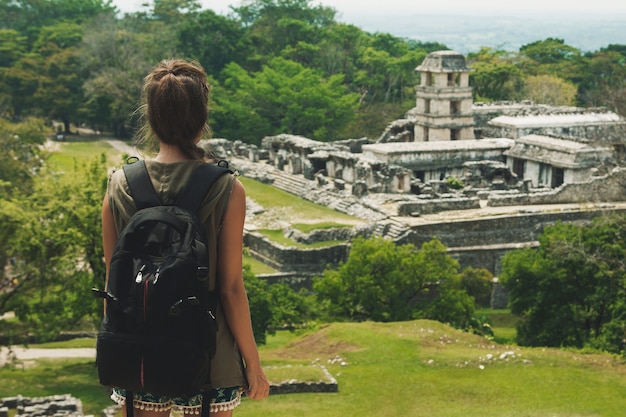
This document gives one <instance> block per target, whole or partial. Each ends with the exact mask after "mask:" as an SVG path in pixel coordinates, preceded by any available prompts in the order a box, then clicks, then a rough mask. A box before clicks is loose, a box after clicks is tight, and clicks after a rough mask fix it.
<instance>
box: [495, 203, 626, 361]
mask: <svg viewBox="0 0 626 417" xmlns="http://www.w3.org/2000/svg"><path fill="white" fill-rule="evenodd" d="M625 233H626V217H624V216H603V217H598V218H596V219H594V220H593V222H592V223H591V224H588V225H586V226H579V225H574V224H565V223H558V224H556V225H554V226H551V227H548V228H546V230H545V231H544V232H543V234H542V235H541V236H540V237H539V248H538V249H530V248H528V249H522V250H515V251H511V252H508V253H507V254H506V255H505V257H504V259H503V261H502V275H501V279H502V281H503V282H504V284H505V286H506V287H507V289H508V290H509V303H510V307H511V312H512V313H514V314H516V315H518V316H520V318H521V321H520V322H519V325H518V328H517V341H518V343H520V344H521V345H527V346H554V347H561V346H570V347H577V348H581V347H585V346H586V347H597V348H601V349H605V350H608V351H611V352H615V353H621V352H624V348H625V347H626V342H625V341H626V302H625V300H626V297H625V296H626V293H625V292H626V264H625V263H624V258H625V255H626V244H625V243H624V239H623V236H624V234H625Z"/></svg>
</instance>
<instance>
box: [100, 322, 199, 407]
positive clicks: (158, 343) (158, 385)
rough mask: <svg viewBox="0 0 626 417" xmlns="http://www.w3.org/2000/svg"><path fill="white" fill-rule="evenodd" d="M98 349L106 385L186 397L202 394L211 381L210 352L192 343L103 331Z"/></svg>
mask: <svg viewBox="0 0 626 417" xmlns="http://www.w3.org/2000/svg"><path fill="white" fill-rule="evenodd" d="M97 352H98V354H97V357H96V365H97V369H98V376H99V378H100V383H101V384H103V385H106V386H111V387H118V388H123V389H126V390H132V391H145V392H150V393H153V394H159V395H166V396H185V395H191V394H192V393H199V392H200V391H202V389H203V388H204V387H205V386H206V385H207V383H208V380H209V375H210V357H209V352H208V351H207V349H203V348H202V347H200V346H198V345H196V344H193V343H181V342H180V341H179V340H168V339H157V340H151V341H147V340H146V339H145V338H141V337H138V336H134V335H125V334H115V333H110V332H100V334H99V336H98V342H97Z"/></svg>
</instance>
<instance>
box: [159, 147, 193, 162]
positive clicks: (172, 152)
mask: <svg viewBox="0 0 626 417" xmlns="http://www.w3.org/2000/svg"><path fill="white" fill-rule="evenodd" d="M154 160H155V161H158V162H164V163H172V162H182V161H189V160H191V158H190V157H189V155H187V154H186V153H185V152H183V151H182V150H181V149H180V148H179V147H178V146H172V145H168V144H165V143H161V144H160V146H159V153H158V154H157V156H156V157H155V158H154Z"/></svg>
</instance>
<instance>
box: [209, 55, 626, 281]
mask: <svg viewBox="0 0 626 417" xmlns="http://www.w3.org/2000/svg"><path fill="white" fill-rule="evenodd" d="M416 71H418V72H419V74H420V84H419V85H418V86H416V89H415V91H416V101H415V107H414V108H412V109H410V110H408V111H407V112H406V114H405V117H404V118H403V119H400V120H395V121H392V122H391V123H390V124H389V125H388V127H387V128H386V129H385V131H384V132H382V134H381V135H380V137H379V138H377V139H375V140H371V139H369V138H358V139H347V140H339V141H336V142H318V141H315V140H312V139H308V138H305V137H301V136H297V135H287V134H282V135H277V136H271V137H265V138H263V140H262V145H261V147H260V148H257V147H255V146H252V145H245V144H242V143H240V142H238V141H228V140H225V139H213V140H210V141H209V143H210V146H212V148H213V149H214V150H217V151H218V153H221V154H222V156H224V157H225V158H226V159H229V160H231V161H232V163H233V164H234V165H235V166H236V167H237V168H238V169H239V170H240V171H241V172H242V174H243V175H244V176H249V177H252V178H256V179H259V180H261V181H264V182H267V183H272V184H274V185H275V186H277V187H279V188H282V189H285V190H287V191H289V192H292V193H294V194H297V195H300V196H301V197H303V198H306V199H309V200H311V201H314V202H317V203H320V204H323V205H326V206H329V207H332V208H334V209H336V210H339V211H342V212H345V213H348V214H352V215H355V216H357V217H359V218H362V219H364V220H365V221H366V222H367V223H368V227H361V228H357V229H356V230H354V231H353V232H352V233H353V234H362V235H380V236H385V237H388V238H391V239H394V240H395V241H397V242H399V243H414V244H416V245H418V246H419V245H421V244H422V243H423V242H425V241H428V240H430V239H432V238H433V237H437V238H439V239H440V240H441V241H442V242H443V243H444V244H445V245H446V246H447V247H448V248H449V249H448V250H449V252H450V253H451V254H452V255H453V256H455V257H456V258H458V259H459V261H460V263H461V265H462V266H467V265H471V266H474V267H483V268H486V269H489V270H490V271H491V272H492V273H494V274H495V275H497V273H498V272H499V262H500V259H501V257H502V256H503V254H504V253H506V251H507V250H510V249H513V248H517V247H524V246H533V245H536V244H537V241H536V239H537V235H538V234H539V233H541V231H542V229H543V228H544V227H545V226H546V225H549V224H552V223H555V222H556V221H569V222H584V221H589V220H590V219H591V218H593V217H595V216H600V215H603V214H606V213H609V212H620V211H623V210H624V207H626V167H625V164H624V162H625V161H624V158H625V156H626V121H625V120H624V118H623V117H621V116H619V115H617V114H616V113H614V112H611V111H608V110H607V109H604V108H578V107H565V106H562V107H555V106H547V105H541V104H535V103H533V102H500V103H492V104H482V103H473V100H472V88H471V87H470V85H469V74H470V72H471V68H469V67H468V66H467V64H466V61H465V57H464V56H463V55H462V54H459V53H457V52H454V51H438V52H433V53H431V54H429V55H428V56H427V57H426V58H425V59H424V61H423V62H422V63H421V64H420V65H419V66H417V68H416ZM250 217H251V218H252V225H251V227H250V228H249V230H248V232H247V234H248V242H247V244H248V245H249V247H250V249H251V253H252V254H253V255H254V256H257V257H258V258H259V259H261V260H263V261H264V262H268V263H270V264H272V265H273V266H275V267H277V269H279V270H281V271H283V272H284V273H286V274H289V273H293V272H294V271H295V272H296V273H298V274H302V273H318V272H319V270H320V268H323V267H324V266H325V265H326V264H333V263H336V262H338V261H341V260H343V259H345V253H346V252H345V251H343V252H342V251H341V250H338V249H336V248H335V250H334V251H333V250H329V254H327V255H320V254H319V253H317V254H313V255H311V254H309V255H310V259H309V258H307V256H309V255H307V254H305V253H304V252H306V251H300V252H299V253H297V254H292V255H285V253H284V251H281V250H280V248H279V249H276V248H274V249H271V248H268V247H262V245H265V246H267V245H268V243H267V242H266V243H262V244H259V242H262V241H263V240H264V239H262V238H260V237H259V236H258V235H257V234H256V233H255V231H254V225H253V218H254V216H253V215H252V216H250ZM285 233H287V234H290V233H291V234H292V235H297V233H295V232H294V231H289V230H286V231H285ZM344 233H345V232H344ZM292 237H293V236H292ZM300 238H301V239H314V238H312V237H302V236H300ZM342 238H344V239H345V240H346V241H348V240H349V238H350V236H342ZM259 245H261V246H259ZM270 246H271V245H270ZM347 246H349V244H348V243H346V249H345V250H347ZM322 258H323V259H322Z"/></svg>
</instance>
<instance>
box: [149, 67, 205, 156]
mask: <svg viewBox="0 0 626 417" xmlns="http://www.w3.org/2000/svg"><path fill="white" fill-rule="evenodd" d="M209 91H210V85H209V83H208V81H207V75H206V72H205V71H204V69H203V68H202V66H200V65H199V64H197V63H195V62H190V61H185V60H180V59H169V60H164V61H161V62H160V63H159V64H158V65H157V66H156V67H155V68H154V69H153V70H152V71H151V72H150V73H149V74H148V75H147V76H146V77H145V78H144V80H143V96H144V105H143V106H142V108H141V109H140V110H142V113H143V118H144V125H143V127H142V128H141V129H140V131H139V138H140V141H147V142H150V143H152V145H153V146H154V145H157V144H156V143H155V140H158V141H161V142H163V143H167V144H168V145H174V146H178V147H179V148H180V149H181V150H182V151H183V152H184V153H185V154H186V155H187V156H189V157H190V158H192V159H198V160H204V159H205V151H204V150H203V149H202V148H200V147H199V146H198V145H197V144H196V143H195V139H196V138H197V137H198V135H199V134H200V133H201V132H202V131H204V132H206V133H208V132H209V126H208V124H207V121H208V116H209ZM155 147H156V146H155Z"/></svg>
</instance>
